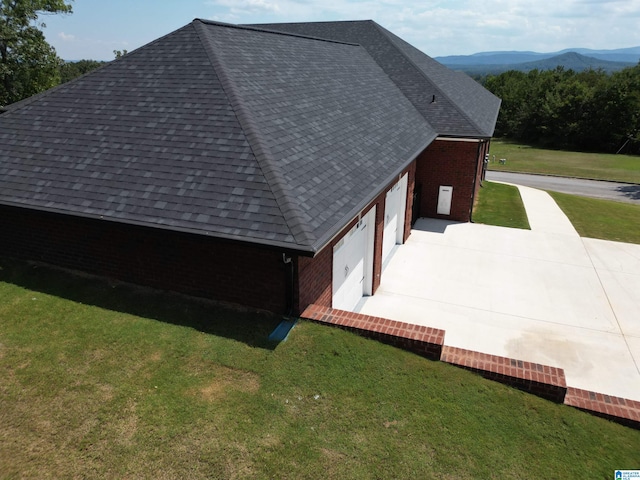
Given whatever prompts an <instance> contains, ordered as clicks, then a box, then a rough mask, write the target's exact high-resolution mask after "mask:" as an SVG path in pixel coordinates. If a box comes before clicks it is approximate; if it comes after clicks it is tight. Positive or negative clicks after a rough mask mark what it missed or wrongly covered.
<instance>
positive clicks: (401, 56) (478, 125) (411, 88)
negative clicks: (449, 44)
mask: <svg viewBox="0 0 640 480" xmlns="http://www.w3.org/2000/svg"><path fill="white" fill-rule="evenodd" d="M255 26H256V27H260V28H265V29H269V30H274V31H282V32H291V33H296V34H300V35H309V36H313V37H317V38H327V39H333V40H339V41H344V42H351V43H356V44H360V45H362V46H363V47H364V48H365V49H366V50H367V51H368V52H369V54H370V55H371V56H372V57H373V59H374V60H375V61H376V62H377V63H378V64H379V65H380V67H382V69H383V70H384V71H385V72H386V73H387V75H389V77H390V78H391V79H392V80H393V81H394V83H395V84H396V85H397V87H398V88H399V89H400V90H401V91H402V93H403V94H404V95H405V96H406V97H407V98H408V99H409V100H410V101H411V103H412V104H413V106H414V107H415V108H416V109H417V110H418V111H419V112H420V113H421V114H422V115H423V116H424V118H425V120H427V121H428V122H429V124H430V125H431V126H432V127H433V128H434V129H435V130H436V131H437V132H438V134H439V135H442V136H456V137H484V138H489V137H491V136H492V135H493V131H494V128H495V123H496V120H497V116H498V112H499V109H500V99H498V98H497V97H495V96H494V95H493V94H491V93H490V92H489V91H487V90H486V89H485V88H483V87H482V86H481V85H479V84H478V83H477V82H476V81H474V80H473V79H472V78H470V77H469V76H467V75H466V74H464V73H461V72H455V71H453V70H450V69H449V68H447V67H445V66H444V65H442V64H440V63H439V62H437V61H435V60H433V59H432V58H431V57H429V56H428V55H426V54H424V53H423V52H421V51H420V50H418V49H417V48H415V47H413V46H412V45H410V44H409V43H407V42H405V41H404V40H402V39H401V38H399V37H397V36H396V35H394V34H393V33H391V32H390V31H388V30H387V29H385V28H383V27H382V26H380V25H379V24H377V23H376V22H374V21H371V20H362V21H344V22H308V23H272V24H260V25H255ZM434 99H435V101H434Z"/></svg>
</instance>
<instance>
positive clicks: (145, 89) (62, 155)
mask: <svg viewBox="0 0 640 480" xmlns="http://www.w3.org/2000/svg"><path fill="white" fill-rule="evenodd" d="M312 25H313V24H312ZM354 25H355V26H356V27H357V28H356V32H355V34H354V35H356V36H359V35H365V33H366V35H370V36H371V38H372V39H374V40H375V42H373V40H372V41H371V42H369V47H367V48H363V46H360V45H356V44H353V43H344V41H342V42H341V41H333V40H321V39H314V38H308V37H303V36H299V35H293V34H285V33H276V32H268V31H264V30H262V29H257V28H247V27H238V26H233V25H226V24H219V23H215V22H207V21H202V20H194V21H193V22H192V23H191V24H189V25H187V26H185V27H183V28H181V29H179V30H177V31H175V32H173V33H171V34H169V35H167V36H165V37H162V38H160V39H158V40H156V41H154V42H152V43H150V44H148V45H146V46H144V47H141V48H140V49H138V50H136V51H134V52H132V53H130V54H128V55H126V56H125V57H123V58H121V59H119V60H116V61H114V62H112V63H110V64H108V65H106V66H104V67H102V68H100V69H98V70H96V71H94V72H92V73H90V74H88V75H85V76H84V77H81V78H79V79H76V80H75V81H72V82H70V83H68V84H64V85H62V86H60V87H57V88H55V89H52V90H50V91H48V92H46V93H44V94H41V95H38V96H36V97H33V98H31V99H28V100H25V101H23V102H20V103H19V104H16V105H14V106H10V107H9V109H8V111H7V112H6V113H4V114H2V115H0V203H3V204H8V205H17V206H23V207H26V208H36V209H47V210H53V211H57V212H61V213H66V214H70V215H81V216H89V217H96V218H105V219H112V220H116V221H121V222H130V223H135V224H140V225H146V226H150V227H160V228H169V229H174V230H182V231H189V232H194V233H200V234H206V235H211V236H215V237H222V238H231V239H236V240H241V241H248V242H256V243H260V244H267V245H273V246H279V247H284V248H289V249H293V250H298V251H303V252H308V253H311V254H312V253H314V252H316V251H318V250H320V249H321V248H322V247H323V246H324V245H325V244H326V242H327V241H329V239H330V238H331V237H332V236H333V235H335V234H336V233H338V231H339V230H340V229H341V228H343V227H344V225H345V224H346V223H347V222H348V221H349V220H350V219H351V218H353V217H354V216H355V215H357V213H358V212H359V210H360V209H362V208H364V207H365V206H366V205H367V204H368V203H370V202H371V201H372V200H373V199H374V198H375V197H376V196H377V195H378V194H379V193H381V192H382V191H383V189H384V188H385V186H387V185H388V184H389V183H390V182H391V181H393V179H394V176H395V175H398V174H399V173H400V172H401V171H402V169H404V168H405V167H406V166H407V165H408V164H409V163H410V162H411V161H412V160H413V159H414V158H415V157H416V156H417V155H418V154H419V153H420V152H421V151H422V150H423V149H424V148H425V147H426V146H427V145H428V144H429V143H431V142H432V141H433V140H434V138H435V137H436V135H437V134H438V133H441V132H437V131H436V129H434V128H432V126H431V124H432V122H431V121H430V120H429V119H428V118H427V116H426V115H425V114H424V112H422V111H420V109H419V108H417V107H416V100H415V98H413V97H412V96H411V95H409V94H407V92H406V91H404V90H402V87H401V86H399V85H398V82H397V79H394V76H393V75H390V74H389V69H388V68H389V67H388V66H385V65H383V64H382V63H381V62H380V61H379V59H378V60H374V58H376V55H379V56H382V57H385V58H386V57H391V56H392V55H393V54H394V52H396V53H395V55H396V57H398V58H397V59H396V61H398V62H400V64H401V65H402V66H398V67H393V68H392V70H394V72H395V74H396V75H400V76H402V75H409V76H411V78H412V79H413V80H415V81H416V82H418V83H417V85H418V86H417V87H416V91H415V95H414V96H419V95H423V96H424V95H425V93H424V92H423V91H421V90H420V89H421V88H422V87H423V86H424V84H425V83H424V82H426V80H425V75H424V72H419V71H418V70H417V69H416V67H415V64H417V63H418V60H419V59H416V60H415V61H410V60H408V57H409V53H407V54H406V55H398V54H397V52H398V51H399V48H400V47H398V46H397V45H396V44H397V43H398V42H399V40H398V41H396V40H393V41H391V40H389V38H390V37H388V35H386V34H384V32H382V31H381V30H380V29H379V28H378V27H377V26H375V25H373V27H374V28H373V30H372V29H371V24H369V23H366V22H365V23H362V24H359V23H357V22H356V23H354ZM380 28H381V27H380ZM361 30H362V31H361ZM363 32H364V33H363ZM304 33H305V34H307V35H308V34H313V32H304ZM318 36H321V35H318ZM365 43H367V42H365ZM372 45H373V46H372ZM401 48H404V49H408V47H406V46H401ZM410 53H411V55H413V54H414V53H415V52H410ZM372 57H373V58H372ZM409 67H411V68H409ZM385 72H386V73H385ZM392 73H393V72H392ZM394 82H395V83H394ZM420 82H422V83H420ZM459 83H460V85H462V84H463V83H464V82H463V81H462V80H460V82H459ZM429 88H432V87H429ZM464 88H466V89H468V88H470V87H468V86H465V87H464ZM428 91H429V92H430V90H428ZM426 95H429V93H427V94H426ZM449 101H450V100H448V99H447V98H444V97H443V100H442V102H436V103H437V104H439V107H438V108H441V107H442V108H444V105H445V104H446V102H449ZM451 102H452V101H451ZM479 103H482V102H479ZM470 105H471V106H470V107H469V108H472V107H473V108H479V106H478V105H475V104H473V103H472V104H470ZM473 108H472V109H473ZM447 112H453V113H451V114H450V115H451V118H450V121H451V122H453V124H455V123H456V122H460V121H461V120H460V118H462V119H463V120H464V121H463V122H462V123H464V124H465V125H468V124H469V123H473V122H469V119H474V115H476V114H475V113H473V112H471V113H469V114H468V115H461V114H460V113H459V112H458V113H457V114H456V113H455V109H453V107H452V108H451V109H449V110H447ZM447 115H448V114H447ZM441 117H442V118H443V119H446V118H448V117H446V115H444V114H442V115H441ZM478 119H479V121H480V123H481V122H482V121H484V122H487V123H490V119H488V120H487V119H484V118H480V117H478ZM447 121H449V120H447ZM443 122H445V120H443ZM443 124H444V123H443Z"/></svg>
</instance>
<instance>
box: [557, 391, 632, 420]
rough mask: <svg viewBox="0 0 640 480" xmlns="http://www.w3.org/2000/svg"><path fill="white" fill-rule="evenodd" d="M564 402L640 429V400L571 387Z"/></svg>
mask: <svg viewBox="0 0 640 480" xmlns="http://www.w3.org/2000/svg"><path fill="white" fill-rule="evenodd" d="M564 404H565V405H569V406H571V407H575V408H579V409H580V410H584V411H585V412H589V413H591V414H593V415H597V416H599V417H604V418H606V419H608V420H612V421H614V422H617V423H621V424H622V425H626V426H627V427H631V428H636V429H640V402H638V401H635V400H627V399H626V398H620V397H612V396H611V395H605V394H603V393H597V392H591V391H589V390H581V389H579V388H573V387H569V388H568V389H567V396H566V397H565V399H564Z"/></svg>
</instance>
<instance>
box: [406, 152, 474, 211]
mask: <svg viewBox="0 0 640 480" xmlns="http://www.w3.org/2000/svg"><path fill="white" fill-rule="evenodd" d="M483 145H484V143H481V142H475V141H463V140H436V141H435V142H433V143H432V144H431V145H430V146H429V147H427V149H426V150H425V151H424V152H423V153H422V154H421V155H420V156H419V157H418V161H417V166H416V184H419V185H421V186H422V195H421V201H420V216H422V217H432V218H443V219H448V220H457V221H462V222H468V221H470V220H471V208H472V202H473V199H474V195H475V189H476V188H478V185H477V184H479V182H480V174H481V172H482V159H484V147H483ZM479 163H480V165H479ZM476 180H477V181H476ZM441 185H443V186H453V197H452V202H451V214H450V215H448V216H445V215H438V214H437V213H436V212H437V206H438V194H439V189H440V186H441Z"/></svg>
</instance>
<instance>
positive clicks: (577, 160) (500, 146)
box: [489, 140, 640, 183]
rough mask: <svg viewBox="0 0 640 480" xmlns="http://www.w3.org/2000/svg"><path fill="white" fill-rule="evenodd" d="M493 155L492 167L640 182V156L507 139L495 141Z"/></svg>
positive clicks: (515, 170)
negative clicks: (563, 148) (546, 146)
mask: <svg viewBox="0 0 640 480" xmlns="http://www.w3.org/2000/svg"><path fill="white" fill-rule="evenodd" d="M494 155H495V162H494V161H493V157H494ZM490 158H491V160H492V161H491V162H490V163H489V169H490V170H498V171H499V170H502V171H511V172H522V173H544V174H549V175H562V176H569V177H581V178H593V179H599V180H613V181H618V182H628V183H640V157H638V156H632V155H613V154H604V153H581V152H566V151H561V150H548V149H541V148H535V147H532V146H529V145H523V144H519V143H514V142H509V141H506V140H492V142H491V151H490ZM501 158H504V159H506V160H507V162H506V164H505V165H501V164H500V163H499V160H500V159H501Z"/></svg>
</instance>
